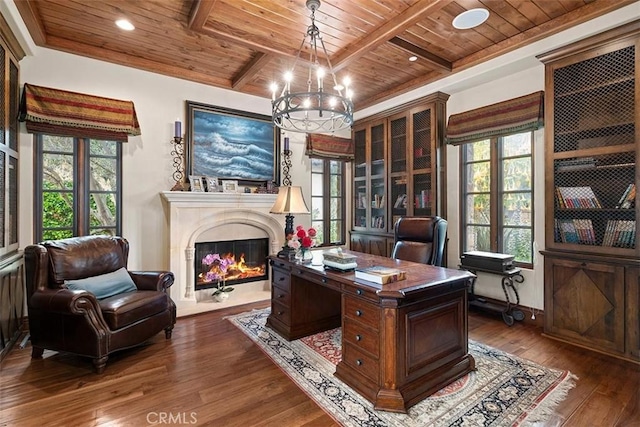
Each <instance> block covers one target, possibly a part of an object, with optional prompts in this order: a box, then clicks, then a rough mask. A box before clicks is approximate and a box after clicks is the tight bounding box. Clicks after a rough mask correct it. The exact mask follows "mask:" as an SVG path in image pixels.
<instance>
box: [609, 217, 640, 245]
mask: <svg viewBox="0 0 640 427" xmlns="http://www.w3.org/2000/svg"><path fill="white" fill-rule="evenodd" d="M602 246H613V247H617V248H635V247H636V222H635V221H634V220H609V221H607V227H606V228H605V230H604V238H603V239H602Z"/></svg>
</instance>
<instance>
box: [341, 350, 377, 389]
mask: <svg viewBox="0 0 640 427" xmlns="http://www.w3.org/2000/svg"><path fill="white" fill-rule="evenodd" d="M342 361H343V362H344V363H346V364H347V365H348V366H349V368H350V369H352V370H353V371H354V372H357V373H359V374H361V375H364V376H365V377H368V378H370V379H372V380H373V381H375V382H376V383H378V373H379V370H380V366H379V365H378V360H377V359H375V358H373V357H371V356H368V355H367V354H366V353H364V352H363V351H361V350H360V349H358V348H357V347H356V346H353V345H351V344H349V343H348V342H347V343H344V344H343V346H342Z"/></svg>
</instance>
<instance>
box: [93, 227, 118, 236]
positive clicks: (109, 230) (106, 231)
mask: <svg viewBox="0 0 640 427" xmlns="http://www.w3.org/2000/svg"><path fill="white" fill-rule="evenodd" d="M89 234H91V235H92V236H95V235H98V234H101V235H105V236H115V235H116V229H115V228H113V227H101V228H92V229H91V230H89Z"/></svg>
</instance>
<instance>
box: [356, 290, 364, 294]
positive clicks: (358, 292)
mask: <svg viewBox="0 0 640 427" xmlns="http://www.w3.org/2000/svg"><path fill="white" fill-rule="evenodd" d="M363 293H364V292H362V289H358V290H356V294H358V295H362V294H363Z"/></svg>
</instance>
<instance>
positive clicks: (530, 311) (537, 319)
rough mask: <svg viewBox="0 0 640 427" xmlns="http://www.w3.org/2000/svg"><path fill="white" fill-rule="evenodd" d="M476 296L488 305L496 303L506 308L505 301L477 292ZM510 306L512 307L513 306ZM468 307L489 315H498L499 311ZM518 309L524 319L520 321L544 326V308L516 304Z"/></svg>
mask: <svg viewBox="0 0 640 427" xmlns="http://www.w3.org/2000/svg"><path fill="white" fill-rule="evenodd" d="M476 298H482V299H483V300H485V301H486V302H487V303H489V304H490V305H497V306H501V307H504V308H506V306H507V303H506V302H504V301H502V300H499V299H495V298H490V297H485V296H482V295H477V294H476ZM511 308H513V306H512V307H511ZM470 309H471V310H473V311H474V312H477V313H482V312H486V313H489V315H493V316H497V317H500V313H496V312H494V311H491V312H489V310H483V309H482V308H477V307H471V308H470ZM518 309H519V310H521V311H522V312H523V313H524V319H523V320H522V321H521V323H524V324H527V325H534V326H538V327H540V328H542V327H544V310H540V309H537V308H531V307H527V306H524V305H518ZM532 316H533V317H534V318H533V319H532ZM516 323H518V322H516Z"/></svg>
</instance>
